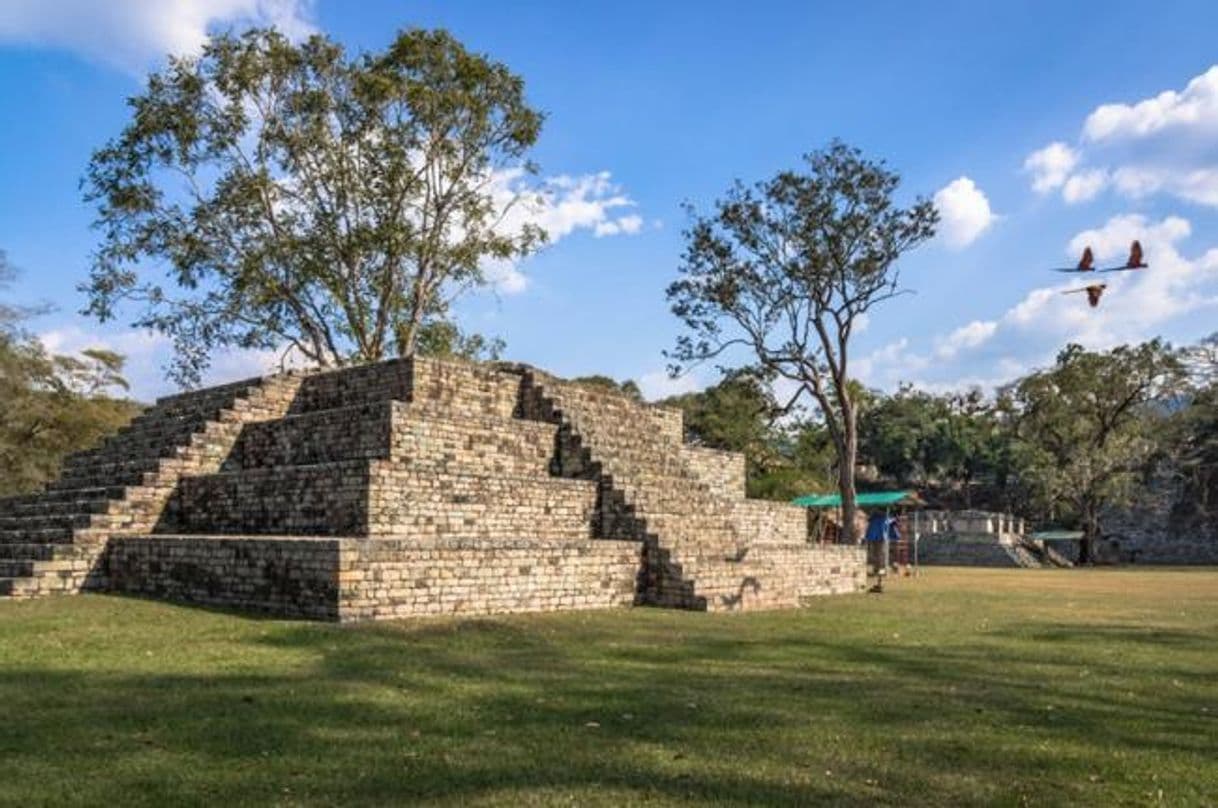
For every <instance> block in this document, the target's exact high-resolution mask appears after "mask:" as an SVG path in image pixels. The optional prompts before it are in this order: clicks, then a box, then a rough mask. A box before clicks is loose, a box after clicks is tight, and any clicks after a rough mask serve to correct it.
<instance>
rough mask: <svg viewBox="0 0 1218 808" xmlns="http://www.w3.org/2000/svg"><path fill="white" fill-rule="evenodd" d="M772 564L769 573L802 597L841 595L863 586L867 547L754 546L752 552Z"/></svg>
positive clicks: (861, 589) (860, 590)
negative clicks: (783, 579)
mask: <svg viewBox="0 0 1218 808" xmlns="http://www.w3.org/2000/svg"><path fill="white" fill-rule="evenodd" d="M757 551H760V555H761V557H762V558H764V559H765V561H766V562H767V563H768V564H770V565H771V566H772V567H773V574H774V575H776V576H783V577H785V578H786V581H787V585H788V586H790V587H791V588H792V589H794V591H795V592H796V594H797V596H798V597H799V598H800V599H801V600H803V599H806V598H813V597H820V596H822V595H844V594H849V593H852V592H862V591H863V590H865V589H866V588H867V566H866V562H867V550H866V548H865V547H863V546H861V545H857V544H823V545H816V546H811V547H809V546H799V545H794V544H788V545H781V546H778V545H776V546H769V547H765V546H757V545H755V546H754V548H753V552H757Z"/></svg>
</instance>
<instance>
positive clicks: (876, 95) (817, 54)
mask: <svg viewBox="0 0 1218 808" xmlns="http://www.w3.org/2000/svg"><path fill="white" fill-rule="evenodd" d="M251 23H264V24H265V23H273V24H277V25H280V26H281V27H283V28H284V29H285V30H288V31H289V32H291V33H293V34H296V35H299V34H301V33H303V32H307V31H309V30H320V31H323V32H325V33H327V34H329V35H331V36H333V37H335V38H337V39H338V40H340V41H341V42H343V43H344V44H345V45H346V46H347V47H348V48H350V49H351V50H363V49H378V48H382V47H384V46H385V45H386V44H387V43H388V42H389V41H390V40H391V38H392V37H393V34H394V32H395V31H396V30H397V29H399V28H402V27H408V26H424V27H433V26H442V27H445V28H448V29H450V30H451V31H453V32H454V33H455V34H456V35H457V36H458V37H459V38H460V39H462V40H463V41H464V42H465V43H466V44H467V46H469V47H471V48H473V49H476V50H479V51H483V52H485V53H488V54H490V55H492V56H493V57H495V58H496V59H499V60H502V61H504V62H506V63H507V64H508V65H510V66H511V67H512V69H514V70H515V71H516V72H518V73H520V74H521V75H523V76H524V78H525V80H526V84H527V87H528V93H529V97H530V99H531V100H532V102H533V103H534V104H535V105H536V106H538V107H540V108H541V109H543V110H545V111H546V113H547V115H548V121H547V124H546V128H545V130H544V132H543V134H542V137H541V140H540V142H539V144H538V147H537V149H536V151H535V153H534V157H535V159H536V160H537V162H538V163H540V165H541V167H542V173H543V175H544V176H546V177H565V178H567V181H566V183H565V184H564V185H561V186H559V185H556V186H554V188H555V192H554V197H553V206H552V209H551V210H549V211H547V212H546V214H545V217H544V219H543V221H544V223H546V224H547V225H549V226H550V227H552V228H553V229H554V230H555V232H556V234H558V236H559V237H558V238H556V239H555V240H554V243H553V244H552V245H551V246H550V247H549V248H547V249H546V251H545V252H544V253H542V254H540V255H538V256H535V257H533V258H531V259H529V260H527V261H526V262H524V263H523V264H521V265H520V266H518V267H516V268H514V270H513V272H512V274H511V276H510V278H507V279H506V282H505V283H503V284H501V286H500V291H499V292H498V293H496V294H484V295H480V296H479V297H477V298H474V299H470V300H468V301H466V303H465V304H464V305H463V306H462V316H463V318H464V322H465V325H467V326H468V327H470V328H474V329H477V330H481V331H484V332H487V333H491V334H497V335H499V336H502V337H503V338H504V339H506V341H507V344H508V351H507V353H508V356H509V357H510V358H513V359H519V360H522V361H527V362H531V363H533V364H536V365H539V366H542V367H545V368H548V369H550V370H553V371H555V372H558V373H561V374H565V375H575V374H584V373H606V374H609V375H612V376H615V377H618V378H634V379H639V380H642V381H643V382H644V386H645V389H646V390H647V391H648V392H649V393H650V394H652V395H660V394H663V393H666V392H670V391H673V390H682V389H689V388H691V387H693V386H697V385H701V384H705V383H707V382H709V381H712V380H713V379H712V377H711V374H710V373H709V372H707V371H701V372H699V373H697V374H694V375H692V376H690V377H687V378H683V379H680V380H677V381H675V382H674V381H670V380H666V379H665V378H664V376H663V368H664V364H665V363H664V359H663V357H662V355H661V351H662V350H663V349H664V348H666V347H669V346H670V345H671V344H672V341H673V338H674V336H675V334H676V333H677V323H676V321H675V319H674V318H673V317H672V316H671V315H670V314H669V313H668V309H667V305H666V303H665V300H664V295H663V291H664V288H665V287H666V286H667V284H668V283H669V282H671V280H672V279H673V278H674V276H675V273H676V267H677V265H678V262H679V256H680V253H681V249H682V237H681V231H682V228H683V226H684V224H685V216H684V214H683V213H682V211H681V207H680V206H681V203H682V202H683V201H686V200H688V201H691V202H693V203H694V204H695V205H698V206H701V207H704V208H705V207H708V206H709V205H710V204H711V202H712V201H713V200H714V199H715V198H716V196H718V195H719V194H720V193H722V191H724V190H725V189H726V188H727V187H728V185H729V184H730V183H731V182H732V180H733V179H735V178H741V179H744V180H749V181H751V180H757V179H762V178H764V177H767V176H769V175H770V174H772V173H773V172H775V171H777V170H779V169H782V168H786V167H790V166H793V165H795V164H796V163H797V161H798V158H799V155H800V154H801V153H803V152H805V151H808V150H809V149H813V148H817V147H820V146H822V145H824V144H825V143H826V142H828V141H829V140H830V139H831V138H833V137H841V138H843V139H845V140H847V141H848V142H850V143H853V144H855V145H858V146H860V147H862V148H863V149H864V150H865V151H866V152H867V153H868V154H869V155H872V156H875V157H882V158H884V159H886V160H888V162H889V163H890V164H891V165H892V166H893V167H894V168H896V169H898V170H899V171H900V172H901V173H902V175H903V177H904V179H905V183H904V187H903V194H905V195H906V198H912V196H913V195H914V194H925V195H927V196H933V195H935V194H939V196H938V197H937V200H938V201H939V202H940V205H941V208H942V209H943V212H944V214H945V226H944V231H943V234H942V235H941V236H940V237H939V238H937V239H936V241H935V242H933V243H931V244H929V245H927V246H924V247H923V248H921V249H919V250H918V251H917V252H915V253H913V254H911V255H909V256H908V257H907V258H906V259H904V260H903V261H902V262H901V264H900V267H901V271H902V278H903V280H904V285H905V286H906V287H907V288H909V289H911V290H913V291H914V292H915V294H913V295H909V296H906V297H903V298H901V299H898V300H895V301H892V302H890V303H888V304H886V305H885V306H884V307H883V308H882V309H879V310H877V311H876V313H875V315H874V316H873V317H872V318H871V319H870V322H869V323H868V325H867V328H866V329H865V330H864V331H863V333H862V334H861V335H860V336H859V339H858V342H857V345H856V346H855V348H854V351H855V356H856V365H855V368H856V370H857V371H858V372H859V374H860V375H861V376H862V377H863V378H864V380H865V381H867V382H868V383H870V384H872V385H875V386H879V387H885V388H892V387H893V386H894V385H895V384H896V383H897V382H899V381H901V380H909V381H914V382H918V383H922V384H927V385H931V386H935V387H940V388H947V387H952V386H957V385H964V384H974V383H975V384H982V385H985V386H990V385H993V384H994V383H997V382H999V381H1001V380H1003V379H1006V378H1010V377H1011V376H1013V375H1015V374H1017V373H1020V372H1022V371H1024V370H1026V369H1028V368H1030V367H1034V366H1036V365H1039V364H1043V363H1044V362H1046V361H1048V360H1049V359H1051V357H1052V356H1053V354H1054V353H1055V351H1056V350H1057V349H1058V348H1060V347H1061V346H1062V345H1063V344H1065V342H1067V341H1069V340H1079V341H1082V342H1084V343H1085V344H1088V345H1091V346H1095V347H1103V346H1106V345H1111V344H1113V343H1116V342H1121V341H1126V340H1136V339H1143V338H1146V337H1149V336H1154V335H1163V336H1166V337H1168V338H1169V339H1172V340H1173V341H1176V342H1184V341H1190V340H1194V339H1197V338H1199V337H1201V336H1204V335H1206V334H1208V333H1210V332H1212V331H1215V330H1218V321H1216V318H1215V313H1216V312H1218V229H1216V228H1215V224H1218V70H1214V71H1213V72H1209V71H1211V68H1213V67H1214V66H1215V65H1218V42H1216V41H1215V39H1214V37H1213V33H1212V32H1213V31H1215V30H1218V4H1214V3H1212V2H1197V3H1170V2H1160V3H1153V4H1152V3H1120V2H1103V3H1071V4H1064V3H1030V2H1022V3H1005V4H999V3H976V2H958V3H917V4H915V3H899V2H886V3H879V2H852V3H834V4H821V3H807V2H790V3H786V2H753V3H712V2H699V3H677V2H672V3H654V2H652V3H634V2H617V3H613V4H603V5H594V4H591V3H563V2H531V3H530V2H521V3H486V2H455V0H454V1H451V2H444V3H441V2H361V3H339V2H327V0H321V2H317V3H299V2H293V0H179V1H178V2H166V1H164V0H126V1H125V2H118V1H117V0H116V2H113V3H96V2H91V0H5V2H4V3H3V4H0V102H2V103H0V109H3V112H2V113H0V115H3V118H0V178H2V181H0V249H3V250H5V251H7V253H8V255H9V258H10V260H11V261H12V262H13V263H15V264H16V265H18V266H19V267H20V268H21V269H22V270H23V271H24V275H23V276H22V278H21V280H20V282H19V284H18V285H17V286H16V287H15V288H14V289H13V290H11V291H10V292H9V296H10V297H14V298H17V299H19V300H21V301H24V302H37V301H47V302H51V303H54V304H55V305H56V306H57V307H58V310H57V311H56V312H55V313H54V314H51V315H48V316H46V317H44V318H40V319H39V320H38V321H37V322H36V323H34V327H35V329H36V330H37V331H38V332H39V333H41V334H42V335H43V336H44V339H45V341H46V342H47V343H48V345H50V346H51V347H53V348H56V349H59V350H76V349H79V348H82V347H87V346H88V345H91V344H99V343H100V344H107V345H110V346H112V347H115V348H117V349H119V350H123V351H125V352H127V353H128V354H129V355H130V357H131V360H130V361H131V367H130V376H131V378H132V380H133V382H134V383H135V392H136V393H137V394H138V395H140V396H141V397H144V398H148V397H151V396H154V395H157V394H162V393H165V392H168V391H169V388H168V385H167V383H166V382H165V381H164V380H163V374H162V373H161V371H160V366H161V364H162V363H163V361H164V358H165V347H164V345H163V344H162V343H161V341H159V340H157V339H155V338H152V337H149V336H147V335H143V334H140V333H134V332H131V331H130V330H129V329H126V328H124V327H123V325H122V323H117V324H107V325H106V326H100V325H98V324H97V323H95V322H92V321H89V320H86V319H84V318H82V317H80V316H79V315H78V314H76V312H77V311H78V310H79V309H80V308H81V306H82V302H83V301H82V298H81V296H80V295H79V294H78V293H77V292H76V291H75V288H74V287H75V285H76V284H77V283H78V282H80V281H81V280H82V279H83V278H84V277H85V275H86V272H87V267H88V259H89V254H90V251H91V250H92V249H93V247H94V246H95V244H96V234H95V233H94V232H93V231H91V230H90V227H89V223H90V220H91V218H92V212H91V211H90V209H89V208H88V207H87V206H86V205H85V204H84V203H83V202H82V201H81V197H80V191H79V187H78V182H79V179H80V176H81V174H82V173H83V169H84V167H85V165H86V164H87V162H88V159H89V154H90V152H91V150H92V149H94V148H96V147H97V146H99V145H101V144H102V143H103V142H104V141H105V140H106V139H107V138H108V137H110V136H112V135H113V134H115V133H116V132H118V131H119V129H120V128H121V127H122V125H123V124H124V122H125V120H126V107H125V99H126V98H127V97H128V96H130V95H131V94H133V93H135V92H137V91H138V89H139V86H140V81H141V76H142V75H143V74H144V73H145V72H146V71H147V70H148V69H150V68H153V67H155V66H156V65H157V64H158V63H159V60H160V58H161V56H162V55H163V54H164V53H165V52H166V51H175V52H181V51H189V50H191V49H192V48H196V47H197V46H198V43H199V42H200V41H201V39H202V37H203V36H204V35H205V33H206V32H207V31H208V30H213V29H216V28H227V27H237V28H239V27H241V26H243V25H248V24H251ZM606 174H607V176H606ZM1134 237H1138V238H1140V239H1141V240H1142V241H1143V244H1144V245H1145V246H1146V248H1147V252H1148V255H1149V257H1150V260H1151V263H1152V270H1151V271H1150V272H1148V273H1146V274H1144V275H1140V276H1137V277H1121V278H1117V279H1114V281H1113V284H1112V286H1111V287H1110V288H1109V290H1108V293H1107V296H1106V297H1105V299H1104V305H1103V306H1101V308H1100V309H1098V310H1094V311H1093V310H1089V309H1087V308H1086V306H1085V304H1084V303H1083V301H1082V300H1081V297H1080V296H1063V295H1060V294H1058V292H1059V291H1060V289H1062V288H1069V286H1070V283H1069V280H1068V279H1064V278H1063V276H1055V275H1053V274H1052V273H1048V272H1046V271H1044V269H1043V268H1044V267H1047V266H1054V265H1062V264H1064V263H1071V262H1072V258H1071V256H1072V255H1073V254H1074V253H1075V252H1076V251H1078V250H1079V249H1080V248H1081V246H1082V244H1083V243H1091V244H1092V245H1093V246H1094V247H1095V248H1096V250H1097V252H1098V253H1099V254H1100V256H1101V258H1103V259H1106V260H1107V259H1123V251H1124V250H1125V249H1126V245H1127V244H1128V241H1129V240H1130V239H1131V238H1134ZM1211 251H1212V252H1211ZM1063 282H1064V283H1065V286H1063V285H1062V284H1063ZM266 362H267V358H266V357H264V356H260V355H249V354H236V355H231V356H226V357H220V358H218V360H217V363H216V367H215V369H214V370H213V372H212V374H211V379H213V380H220V379H223V378H226V377H232V376H234V375H237V374H248V373H253V372H258V371H259V370H261V369H262V368H263V367H264V366H265V363H266Z"/></svg>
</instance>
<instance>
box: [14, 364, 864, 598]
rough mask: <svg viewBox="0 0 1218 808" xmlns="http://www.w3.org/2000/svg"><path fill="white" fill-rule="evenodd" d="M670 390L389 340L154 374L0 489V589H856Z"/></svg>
mask: <svg viewBox="0 0 1218 808" xmlns="http://www.w3.org/2000/svg"><path fill="white" fill-rule="evenodd" d="M681 436H682V420H681V413H680V412H679V411H676V410H667V409H663V408H658V407H654V406H650V405H644V404H639V403H637V402H634V401H632V400H630V399H628V398H626V397H624V396H621V395H619V394H616V393H612V392H607V391H600V390H595V389H590V388H587V387H584V386H580V385H576V384H573V383H570V382H565V381H562V380H560V379H557V378H554V377H552V376H550V375H548V374H545V373H542V372H540V371H537V370H535V369H533V368H531V367H528V366H522V365H502V364H501V365H480V364H473V363H466V362H456V361H440V360H434V359H413V360H391V361H387V362H380V363H376V364H371V365H363V366H357V367H352V368H345V369H341V370H335V371H328V372H314V373H289V374H281V375H278V376H271V377H267V378H263V379H253V380H249V381H245V382H239V383H236V384H230V385H225V386H222V387H215V388H210V389H207V390H201V391H197V392H193V393H185V394H181V395H177V396H170V397H168V398H164V399H161V400H159V401H158V402H157V403H156V405H155V406H153V407H152V408H150V409H149V410H148V411H146V412H145V413H143V414H141V415H140V416H139V417H137V418H136V419H135V420H133V421H132V423H131V424H130V425H128V426H127V427H126V428H124V429H123V430H121V431H120V432H119V433H118V434H117V435H115V436H113V437H112V438H110V439H108V440H107V441H106V442H104V443H103V444H102V445H101V446H99V447H98V448H96V449H93V450H90V451H87V452H82V453H80V454H77V455H74V456H72V457H71V458H69V459H68V460H67V461H66V463H65V465H64V468H63V472H62V474H61V476H60V478H59V479H58V480H56V481H55V482H54V483H52V484H51V485H49V486H48V487H47V490H46V491H44V492H43V493H41V494H36V495H28V496H23V497H16V498H11V499H7V500H0V597H5V596H7V597H35V596H39V595H45V594H52V593H72V592H78V591H82V590H109V591H119V592H131V593H138V594H141V595H146V596H152V597H163V598H168V599H174V600H183V601H190V602H197V603H204V604H209V605H215V606H225V607H233V608H241V609H249V610H255V611H261V612H265V613H270V614H275V615H283V616H291V617H304V618H313V619H325V620H342V621H350V620H366V619H380V618H395V617H407V616H413V615H429V614H485V613H499V612H514V611H540V610H554V609H580V608H585V609H586V608H609V607H620V606H628V605H654V606H668V607H678V608H686V609H697V610H741V609H749V608H789V607H794V606H798V605H799V604H800V603H801V601H803V600H804V599H806V598H808V597H811V596H814V595H820V594H835V593H841V592H853V591H859V590H860V589H862V588H863V586H864V582H865V579H864V576H865V571H864V560H863V557H862V553H861V550H860V549H859V548H857V547H845V546H816V545H812V544H809V543H808V541H807V525H806V514H805V513H804V511H803V510H802V509H800V508H796V507H793V506H789V505H785V504H781V503H771V502H761V501H754V500H747V499H745V496H744V458H743V456H741V455H737V454H732V453H727V452H717V451H712V450H707V449H700V448H695V447H689V446H685V445H683V443H682V439H681Z"/></svg>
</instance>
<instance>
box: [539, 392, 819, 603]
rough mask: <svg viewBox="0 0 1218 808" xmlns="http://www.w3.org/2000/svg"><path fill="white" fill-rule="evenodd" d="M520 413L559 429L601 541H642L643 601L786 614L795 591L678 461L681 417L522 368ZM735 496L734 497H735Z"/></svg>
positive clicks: (728, 507)
mask: <svg viewBox="0 0 1218 808" xmlns="http://www.w3.org/2000/svg"><path fill="white" fill-rule="evenodd" d="M523 375H524V392H523V393H522V406H523V407H524V408H525V410H526V412H527V414H528V415H529V416H531V417H534V418H538V419H542V420H551V421H554V422H556V423H559V424H560V425H561V430H562V436H561V438H560V443H562V444H565V445H564V447H563V449H561V450H560V457H561V461H562V462H563V463H564V464H566V466H567V467H566V468H564V469H563V473H564V474H568V475H573V476H586V477H592V478H596V479H599V481H600V484H601V487H602V499H603V500H605V501H606V503H608V502H610V501H616V502H617V507H616V508H614V507H612V506H610V505H608V504H603V505H602V514H601V517H602V519H603V520H604V521H603V523H602V525H601V531H602V534H603V535H604V536H605V537H607V538H608V537H615V538H637V539H641V540H642V541H643V542H644V556H645V569H646V581H645V583H644V586H643V589H642V591H641V593H640V595H641V600H642V601H643V602H645V603H648V604H652V605H658V606H668V607H677V608H687V609H705V610H710V611H720V610H728V611H734V610H744V609H757V608H784V607H793V606H796V605H798V603H799V599H800V598H799V591H798V587H797V585H796V581H794V580H793V578H792V576H791V575H789V574H785V572H784V570H783V569H782V568H781V566H780V564H778V563H776V559H770V558H767V553H766V546H765V545H764V544H762V543H754V542H752V541H751V540H750V539H751V537H746V536H742V535H741V533H740V531H739V530H738V529H737V526H736V525H735V524H734V523H733V521H732V518H731V515H732V504H731V503H730V502H728V501H726V500H725V499H724V498H723V497H721V496H718V495H716V494H715V493H713V492H712V490H711V488H710V487H709V486H708V485H707V484H706V483H704V482H702V481H701V480H699V479H698V478H697V477H696V476H695V475H694V474H693V473H692V472H691V471H690V470H689V469H688V467H687V465H686V463H685V462H684V461H683V460H682V457H681V445H682V443H681V421H680V413H676V412H674V413H672V414H671V415H670V416H669V417H670V418H671V419H672V420H671V421H669V422H668V423H665V420H666V416H665V414H664V411H662V410H659V409H657V408H655V407H651V406H647V405H642V404H639V403H636V402H633V401H631V400H630V399H628V398H626V397H624V396H621V395H618V394H614V393H610V392H602V391H599V390H595V389H590V388H588V387H585V386H581V385H577V384H573V383H570V382H564V381H561V380H558V379H556V378H554V377H551V376H548V375H546V374H543V373H541V372H539V371H536V370H534V369H531V368H530V369H524V370H523ZM741 496H743V494H742V495H741Z"/></svg>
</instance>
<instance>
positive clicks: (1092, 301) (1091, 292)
mask: <svg viewBox="0 0 1218 808" xmlns="http://www.w3.org/2000/svg"><path fill="white" fill-rule="evenodd" d="M1107 288H1108V284H1106V283H1093V284H1091V285H1090V286H1084V287H1083V288H1082V289H1067V290H1066V291H1064V292H1062V294H1063V295H1075V294H1078V293H1079V292H1086V293H1087V305H1089V306H1091V308H1093V309H1094V308H1096V307H1097V306H1099V305H1100V298H1101V297H1103V296H1104V290H1105V289H1107Z"/></svg>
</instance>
